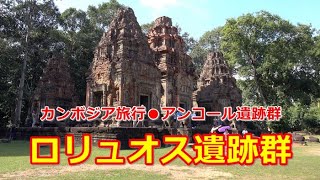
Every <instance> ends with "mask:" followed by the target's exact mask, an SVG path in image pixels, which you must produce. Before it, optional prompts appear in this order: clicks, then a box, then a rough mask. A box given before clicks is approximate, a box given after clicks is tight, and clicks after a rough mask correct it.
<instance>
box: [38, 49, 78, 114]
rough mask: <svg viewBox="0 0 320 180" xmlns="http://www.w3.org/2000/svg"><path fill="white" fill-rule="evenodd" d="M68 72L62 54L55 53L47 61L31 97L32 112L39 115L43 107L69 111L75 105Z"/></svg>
mask: <svg viewBox="0 0 320 180" xmlns="http://www.w3.org/2000/svg"><path fill="white" fill-rule="evenodd" d="M69 71H70V69H69V64H68V62H67V60H66V59H65V58H63V55H62V54H59V53H56V54H54V55H53V56H52V57H51V58H50V59H49V60H48V63H47V66H46V68H45V69H44V71H43V75H42V77H40V80H39V83H38V85H37V88H36V90H35V93H34V96H33V104H32V111H36V112H37V114H40V109H41V108H43V107H44V106H49V107H50V108H56V107H58V106H60V107H62V108H64V109H70V108H72V107H75V106H76V105H77V97H76V95H75V89H74V82H73V80H72V78H71V75H70V73H69Z"/></svg>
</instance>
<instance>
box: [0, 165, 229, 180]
mask: <svg viewBox="0 0 320 180" xmlns="http://www.w3.org/2000/svg"><path fill="white" fill-rule="evenodd" d="M120 169H133V170H139V171H147V172H152V173H157V174H163V175H169V177H170V178H171V179H181V180H182V179H184V180H185V179H214V178H217V177H219V178H223V179H225V178H231V177H233V175H232V174H230V173H227V172H221V171H216V170H214V169H213V168H212V167H201V168H199V167H198V168H195V167H189V166H162V165H153V166H146V165H140V164H134V165H130V164H126V165H118V166H117V165H110V166H97V165H79V166H55V167H54V168H37V169H29V170H26V171H18V172H14V173H6V174H2V175H1V176H0V179H1V178H4V179H26V178H30V179H31V178H34V177H37V178H39V177H48V176H57V175H63V174H68V173H76V172H85V171H94V170H105V171H106V172H108V171H112V170H120Z"/></svg>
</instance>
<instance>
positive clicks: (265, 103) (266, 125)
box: [251, 58, 269, 131]
mask: <svg viewBox="0 0 320 180" xmlns="http://www.w3.org/2000/svg"><path fill="white" fill-rule="evenodd" d="M255 62H256V58H252V59H251V65H252V68H253V79H254V81H255V84H256V86H257V92H258V94H259V97H260V99H261V101H262V103H263V106H264V107H267V106H268V104H267V100H266V98H265V96H264V93H263V91H262V87H261V85H260V82H259V77H258V73H257V68H256V66H255ZM256 125H257V126H258V128H259V129H260V130H261V131H268V129H269V126H268V124H267V121H266V120H264V121H262V126H260V125H259V124H258V123H256Z"/></svg>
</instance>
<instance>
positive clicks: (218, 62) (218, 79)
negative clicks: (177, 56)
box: [194, 52, 242, 123]
mask: <svg viewBox="0 0 320 180" xmlns="http://www.w3.org/2000/svg"><path fill="white" fill-rule="evenodd" d="M197 87H198V88H197V90H196V91H195V92H194V95H195V101H196V103H197V105H198V106H199V107H205V109H206V111H220V112H222V113H223V108H224V107H232V109H233V111H236V107H237V106H241V105H242V96H241V90H240V89H239V88H238V87H237V85H236V80H235V78H234V77H233V76H232V72H231V70H230V68H229V67H228V65H227V63H226V62H225V60H224V57H223V54H222V53H221V52H210V53H209V54H208V56H207V59H206V61H205V63H204V65H203V69H202V72H201V74H200V78H199V80H198V83H197ZM206 123H212V119H210V117H208V118H207V120H206Z"/></svg>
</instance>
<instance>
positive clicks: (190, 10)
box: [56, 0, 320, 38]
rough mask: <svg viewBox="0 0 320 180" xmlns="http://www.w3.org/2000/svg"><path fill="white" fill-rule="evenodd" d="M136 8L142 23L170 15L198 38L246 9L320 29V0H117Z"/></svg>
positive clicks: (67, 2) (59, 0)
mask: <svg viewBox="0 0 320 180" xmlns="http://www.w3.org/2000/svg"><path fill="white" fill-rule="evenodd" d="M118 1H119V2H120V3H121V4H124V5H126V6H129V7H131V8H133V10H134V12H135V15H136V16H137V19H138V22H139V23H140V24H144V23H149V22H151V21H153V20H154V19H156V18H157V17H160V16H169V17H171V18H172V21H173V24H174V25H175V24H176V23H178V24H179V26H180V27H181V28H182V31H183V32H184V31H186V32H188V33H190V34H191V36H193V37H195V38H199V37H201V35H202V34H203V33H204V32H206V31H209V30H212V29H213V28H215V27H218V26H221V25H224V24H225V22H226V20H227V19H228V18H236V17H238V16H240V15H242V14H245V13H253V12H257V11H260V10H266V11H269V12H271V13H273V14H277V15H279V16H281V17H282V18H283V19H286V20H289V21H290V22H292V23H294V24H296V23H302V24H308V25H309V24H311V25H312V27H314V28H316V29H320V19H319V18H320V1H319V0H308V1H307V0H305V1H303V0H268V1H267V0H118ZM102 2H106V0H105V1H102V0H90V1H88V0H76V1H75V0H56V4H57V6H58V7H59V9H60V11H61V12H63V10H65V9H67V8H69V7H75V8H77V9H82V10H86V9H87V7H88V5H98V4H100V3H102Z"/></svg>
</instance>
